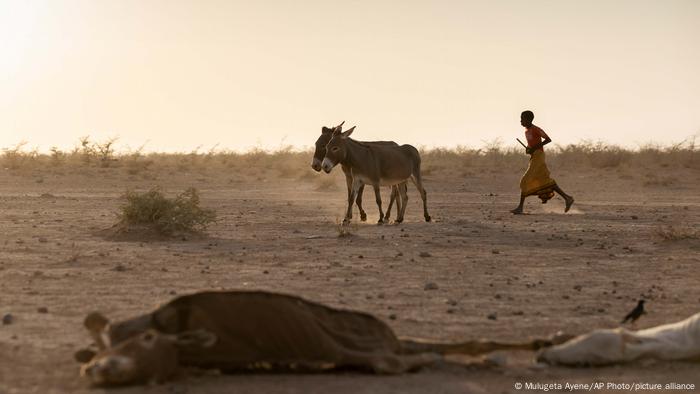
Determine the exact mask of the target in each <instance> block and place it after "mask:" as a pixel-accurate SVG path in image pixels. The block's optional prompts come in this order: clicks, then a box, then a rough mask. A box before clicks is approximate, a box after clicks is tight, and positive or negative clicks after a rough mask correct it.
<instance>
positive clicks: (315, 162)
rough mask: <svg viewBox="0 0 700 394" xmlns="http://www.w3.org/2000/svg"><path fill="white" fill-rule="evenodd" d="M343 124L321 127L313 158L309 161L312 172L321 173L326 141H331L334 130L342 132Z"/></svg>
mask: <svg viewBox="0 0 700 394" xmlns="http://www.w3.org/2000/svg"><path fill="white" fill-rule="evenodd" d="M343 124H345V121H343V122H342V123H341V124H339V125H337V126H335V127H326V126H323V127H321V136H319V137H318V139H317V140H316V146H315V148H314V158H313V159H312V160H311V168H313V169H314V171H316V172H319V171H321V161H323V158H324V157H325V156H326V145H328V141H330V140H331V137H332V136H333V132H334V131H335V130H340V131H342V130H343Z"/></svg>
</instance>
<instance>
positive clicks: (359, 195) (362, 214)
mask: <svg viewBox="0 0 700 394" xmlns="http://www.w3.org/2000/svg"><path fill="white" fill-rule="evenodd" d="M364 192H365V185H362V186H360V188H359V189H358V190H357V197H356V198H355V204H357V208H358V209H359V210H360V220H361V221H363V222H364V221H367V212H365V210H364V209H362V194H363V193H364Z"/></svg>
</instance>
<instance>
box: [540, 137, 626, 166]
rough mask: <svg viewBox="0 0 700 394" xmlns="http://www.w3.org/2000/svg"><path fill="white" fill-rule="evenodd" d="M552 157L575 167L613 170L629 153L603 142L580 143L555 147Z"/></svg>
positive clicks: (624, 160) (623, 161)
mask: <svg viewBox="0 0 700 394" xmlns="http://www.w3.org/2000/svg"><path fill="white" fill-rule="evenodd" d="M553 153H554V155H555V156H557V159H558V161H560V162H563V163H566V164H571V165H575V166H590V167H593V168H604V169H606V168H615V167H618V166H620V165H621V164H623V163H625V162H626V161H628V160H629V158H630V155H632V152H631V151H628V150H625V149H623V148H621V147H619V146H615V145H607V144H605V143H603V142H600V141H599V142H592V141H582V142H580V143H578V144H569V145H566V146H563V147H562V146H557V147H556V148H555V149H554V152H553Z"/></svg>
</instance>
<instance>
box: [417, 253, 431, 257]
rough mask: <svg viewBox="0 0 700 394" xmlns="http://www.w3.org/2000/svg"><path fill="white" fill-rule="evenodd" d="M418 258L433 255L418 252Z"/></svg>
mask: <svg viewBox="0 0 700 394" xmlns="http://www.w3.org/2000/svg"><path fill="white" fill-rule="evenodd" d="M418 256H419V257H433V255H432V254H430V253H428V252H420V253H419V254H418Z"/></svg>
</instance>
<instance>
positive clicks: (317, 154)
mask: <svg viewBox="0 0 700 394" xmlns="http://www.w3.org/2000/svg"><path fill="white" fill-rule="evenodd" d="M343 124H345V121H343V122H342V123H340V124H339V125H337V126H335V127H326V126H323V127H321V135H320V136H319V137H318V139H317V140H316V144H315V149H314V157H313V159H312V161H311V168H313V169H314V171H316V172H319V171H321V161H323V158H324V157H325V156H326V145H328V141H330V140H331V137H332V136H333V131H335V130H339V131H342V128H343ZM353 129H354V127H353ZM364 143H365V144H368V145H386V146H396V147H398V146H399V144H397V143H396V142H394V141H369V142H364ZM342 169H343V173H344V174H345V183H346V185H347V187H348V199H349V198H350V195H351V192H352V183H353V180H352V172H351V171H350V168H349V167H346V166H342ZM398 188H403V189H406V182H404V183H402V184H400V185H398V186H392V187H391V198H390V199H389V207H388V208H387V210H386V215H385V216H384V222H388V221H389V217H390V216H391V207H392V205H393V204H394V201H396V215H397V216H398V215H399V213H400V211H401V205H400V201H398V200H397V199H396V197H397V196H398V195H399V190H398ZM364 189H365V185H364V184H363V185H362V186H360V188H359V189H358V190H357V193H355V194H356V196H355V203H356V204H357V208H358V209H359V210H360V220H362V221H363V222H364V221H366V220H367V213H366V212H365V210H364V209H362V194H363V192H364ZM348 204H350V202H348ZM351 206H352V205H351ZM349 218H350V219H351V218H352V210H351V211H350V217H349Z"/></svg>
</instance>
